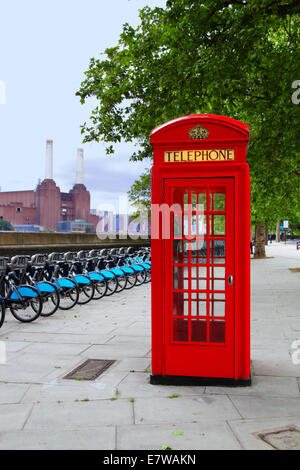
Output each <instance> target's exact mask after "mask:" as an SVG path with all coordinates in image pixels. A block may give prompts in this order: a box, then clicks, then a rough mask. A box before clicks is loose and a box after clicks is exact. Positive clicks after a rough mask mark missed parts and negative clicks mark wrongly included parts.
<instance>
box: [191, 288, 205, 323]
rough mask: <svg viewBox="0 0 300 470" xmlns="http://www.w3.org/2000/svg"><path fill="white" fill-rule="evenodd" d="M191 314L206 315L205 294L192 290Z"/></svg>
mask: <svg viewBox="0 0 300 470" xmlns="http://www.w3.org/2000/svg"><path fill="white" fill-rule="evenodd" d="M191 315H193V316H196V315H197V316H202V317H205V316H206V298H205V294H203V293H199V292H197V293H196V292H192V294H191Z"/></svg>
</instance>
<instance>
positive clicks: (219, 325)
mask: <svg viewBox="0 0 300 470" xmlns="http://www.w3.org/2000/svg"><path fill="white" fill-rule="evenodd" d="M209 341H210V342H211V343H225V320H222V319H220V320H219V319H214V320H210V322H209Z"/></svg>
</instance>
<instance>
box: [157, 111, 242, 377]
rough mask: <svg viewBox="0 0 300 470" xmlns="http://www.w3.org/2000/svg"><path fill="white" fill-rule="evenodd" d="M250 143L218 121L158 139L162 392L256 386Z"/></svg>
mask: <svg viewBox="0 0 300 470" xmlns="http://www.w3.org/2000/svg"><path fill="white" fill-rule="evenodd" d="M248 142H249V128H248V126H247V125H246V124H243V123H242V122H239V121H237V120H235V119H230V118H228V117H224V116H217V115H209V114H195V115H191V116H184V117H181V118H178V119H174V120H172V121H169V122H167V123H165V124H163V125H161V126H159V127H157V128H156V129H154V130H153V131H152V133H151V144H152V147H153V151H154V165H153V168H152V215H151V251H152V256H151V258H152V275H151V278H152V281H151V282H152V375H151V378H150V381H151V383H153V384H158V383H160V384H184V383H186V384H212V385H214V384H216V385H219V384H223V385H249V384H250V383H251V379H250V178H249V167H248V164H247V163H246V153H247V147H248Z"/></svg>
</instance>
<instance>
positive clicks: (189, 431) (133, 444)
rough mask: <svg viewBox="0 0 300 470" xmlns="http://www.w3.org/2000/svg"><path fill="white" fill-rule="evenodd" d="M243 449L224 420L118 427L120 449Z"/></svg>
mask: <svg viewBox="0 0 300 470" xmlns="http://www.w3.org/2000/svg"><path fill="white" fill-rule="evenodd" d="M164 445H167V446H168V447H171V449H172V450H194V449H197V450H229V449H231V450H240V449H242V447H241V446H240V444H239V442H238V441H237V439H236V437H235V435H234V434H233V433H232V431H231V429H230V427H229V426H228V425H227V423H226V422H224V421H219V422H218V421H214V422H213V423H211V422H210V421H209V420H207V421H204V422H201V423H200V422H199V423H191V424H186V423H174V424H169V425H166V424H161V425H159V426H158V425H148V426H144V425H138V426H118V428H117V449H118V450H125V449H138V450H147V449H155V450H156V449H157V450H161V449H162V447H163V446H164Z"/></svg>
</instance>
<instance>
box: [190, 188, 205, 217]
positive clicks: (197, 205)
mask: <svg viewBox="0 0 300 470" xmlns="http://www.w3.org/2000/svg"><path fill="white" fill-rule="evenodd" d="M192 210H193V211H200V212H202V211H206V193H205V192H201V193H198V192H197V190H196V189H192Z"/></svg>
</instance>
